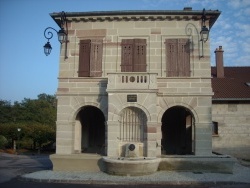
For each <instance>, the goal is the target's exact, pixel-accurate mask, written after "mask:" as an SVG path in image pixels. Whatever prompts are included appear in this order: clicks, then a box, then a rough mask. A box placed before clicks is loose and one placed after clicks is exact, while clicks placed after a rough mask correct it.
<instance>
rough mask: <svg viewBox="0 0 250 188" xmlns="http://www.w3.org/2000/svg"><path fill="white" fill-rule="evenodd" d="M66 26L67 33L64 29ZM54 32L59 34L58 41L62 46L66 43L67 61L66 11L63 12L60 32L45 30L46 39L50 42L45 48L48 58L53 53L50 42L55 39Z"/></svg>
mask: <svg viewBox="0 0 250 188" xmlns="http://www.w3.org/2000/svg"><path fill="white" fill-rule="evenodd" d="M64 26H66V31H65V29H64ZM52 31H55V32H56V33H57V37H58V41H59V42H60V43H61V44H62V43H65V59H66V58H67V43H68V23H67V18H66V14H65V12H64V11H62V12H61V19H60V30H59V31H57V30H56V29H54V28H53V27H47V28H46V29H45V30H44V37H45V38H46V39H48V42H47V43H46V44H45V45H44V46H43V48H44V53H45V55H46V56H48V55H49V54H50V53H51V50H52V47H51V45H50V42H49V40H50V39H51V38H52V37H53V33H52Z"/></svg>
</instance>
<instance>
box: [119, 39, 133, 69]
mask: <svg viewBox="0 0 250 188" xmlns="http://www.w3.org/2000/svg"><path fill="white" fill-rule="evenodd" d="M133 43H134V41H133V39H122V43H121V48H122V52H121V72H133Z"/></svg>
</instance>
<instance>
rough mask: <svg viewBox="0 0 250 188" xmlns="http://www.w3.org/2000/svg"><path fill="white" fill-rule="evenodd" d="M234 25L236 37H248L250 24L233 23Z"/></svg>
mask: <svg viewBox="0 0 250 188" xmlns="http://www.w3.org/2000/svg"><path fill="white" fill-rule="evenodd" d="M234 26H235V28H236V35H237V36H238V37H250V32H249V31H250V24H243V23H235V24H234Z"/></svg>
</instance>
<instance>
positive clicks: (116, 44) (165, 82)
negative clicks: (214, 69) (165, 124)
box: [57, 19, 212, 156]
mask: <svg viewBox="0 0 250 188" xmlns="http://www.w3.org/2000/svg"><path fill="white" fill-rule="evenodd" d="M68 27H69V38H68V39H69V43H68V49H67V55H68V58H67V59H64V54H65V51H64V50H65V44H62V50H61V56H60V69H59V70H60V71H59V84H58V91H57V96H58V112H57V154H71V153H74V148H76V146H75V142H74V140H75V138H76V134H75V124H76V121H75V117H76V114H77V112H78V111H79V110H80V108H81V107H82V106H85V105H92V106H96V107H98V108H99V109H101V110H102V111H103V113H104V115H105V117H106V120H107V131H108V133H107V135H108V139H109V138H110V140H109V141H107V143H108V147H110V150H109V151H110V152H109V153H110V155H116V153H117V149H115V147H117V145H116V146H112V144H114V142H112V139H113V140H115V139H116V137H114V138H112V133H114V132H117V130H116V129H117V127H116V125H117V122H115V121H113V120H112V121H111V119H109V118H110V117H113V116H112V115H114V116H116V115H117V114H119V111H120V110H122V109H123V108H124V107H126V106H129V105H130V104H126V94H122V92H121V91H116V90H113V91H112V92H111V94H112V97H110V96H108V93H107V91H106V89H107V82H108V81H107V78H108V73H116V72H121V67H120V64H121V45H120V43H121V41H122V39H130V38H143V39H146V40H147V55H146V58H147V72H149V73H157V77H158V79H157V87H158V92H155V91H154V94H153V93H152V91H150V89H149V90H148V91H146V92H145V93H141V94H140V97H138V99H140V100H142V102H141V103H137V104H134V106H137V107H140V108H141V109H147V110H144V111H149V115H148V117H154V118H152V120H151V122H149V123H148V127H147V129H148V132H147V133H148V137H149V140H148V141H147V143H146V144H145V145H147V146H146V147H147V155H148V156H156V155H160V154H161V153H160V148H157V149H156V147H157V146H156V145H157V144H156V143H160V140H161V129H160V126H161V117H160V116H161V115H163V113H164V111H165V110H167V109H168V108H169V107H170V103H168V102H167V103H166V101H172V102H171V105H172V106H175V105H181V103H180V102H183V103H182V104H183V106H185V107H187V108H188V109H190V110H191V111H192V109H193V112H194V113H196V115H197V121H196V123H197V124H196V127H195V129H196V131H195V132H196V133H195V134H196V136H195V137H196V141H197V142H196V154H197V155H210V154H211V132H210V124H211V95H212V89H211V79H210V75H211V72H210V71H211V69H210V55H209V54H210V52H209V41H207V42H206V43H204V58H200V57H199V56H200V51H199V45H198V43H199V38H198V35H199V33H196V31H197V28H198V30H200V22H199V21H193V20H191V19H190V20H184V19H183V20H178V19H173V20H172V21H168V20H161V21H160V20H157V19H156V20H143V21H131V20H130V21H126V19H120V20H115V21H107V20H106V21H94V22H91V21H89V22H85V21H81V20H79V21H71V22H70V23H69V24H68ZM195 27H196V28H195ZM188 28H189V29H188ZM190 31H191V32H190ZM96 38H98V39H102V40H103V57H102V70H103V72H102V77H101V78H78V72H77V71H78V66H79V41H80V40H83V39H96ZM167 38H189V39H190V47H191V54H190V75H191V76H190V78H166V76H167V75H166V58H165V44H164V42H165V39H167ZM131 92H132V93H133V94H134V93H135V92H136V90H134V91H128V92H127V93H131ZM150 93H151V94H150ZM144 96H146V97H149V96H150V99H152V100H145V99H144V98H143V97H144ZM110 99H111V100H112V103H110V101H109V100H110ZM118 99H119V100H118ZM144 100H145V101H144ZM143 101H144V102H143ZM194 101H195V102H196V104H195V105H194V104H192V105H191V102H194ZM150 103H154V104H155V105H157V107H154V108H148V107H150ZM114 109H118V110H119V111H118V112H115V113H114V111H113V110H114ZM156 114H158V117H156V116H157V115H156ZM159 114H160V115H159ZM157 118H158V120H156V119H157ZM117 119H118V118H116V119H115V120H116V121H117ZM77 126H78V125H77ZM77 147H79V146H77ZM156 150H157V151H156Z"/></svg>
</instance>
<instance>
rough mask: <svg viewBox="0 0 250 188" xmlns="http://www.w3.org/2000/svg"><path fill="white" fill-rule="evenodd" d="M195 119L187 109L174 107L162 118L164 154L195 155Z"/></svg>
mask: <svg viewBox="0 0 250 188" xmlns="http://www.w3.org/2000/svg"><path fill="white" fill-rule="evenodd" d="M193 125H194V118H193V115H192V113H191V112H190V111H189V110H188V109H187V108H185V107H181V106H174V107H171V108H169V109H168V110H166V112H165V113H164V114H163V116H162V127H161V128H162V153H163V154H166V155H186V154H193V153H194V127H193Z"/></svg>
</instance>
